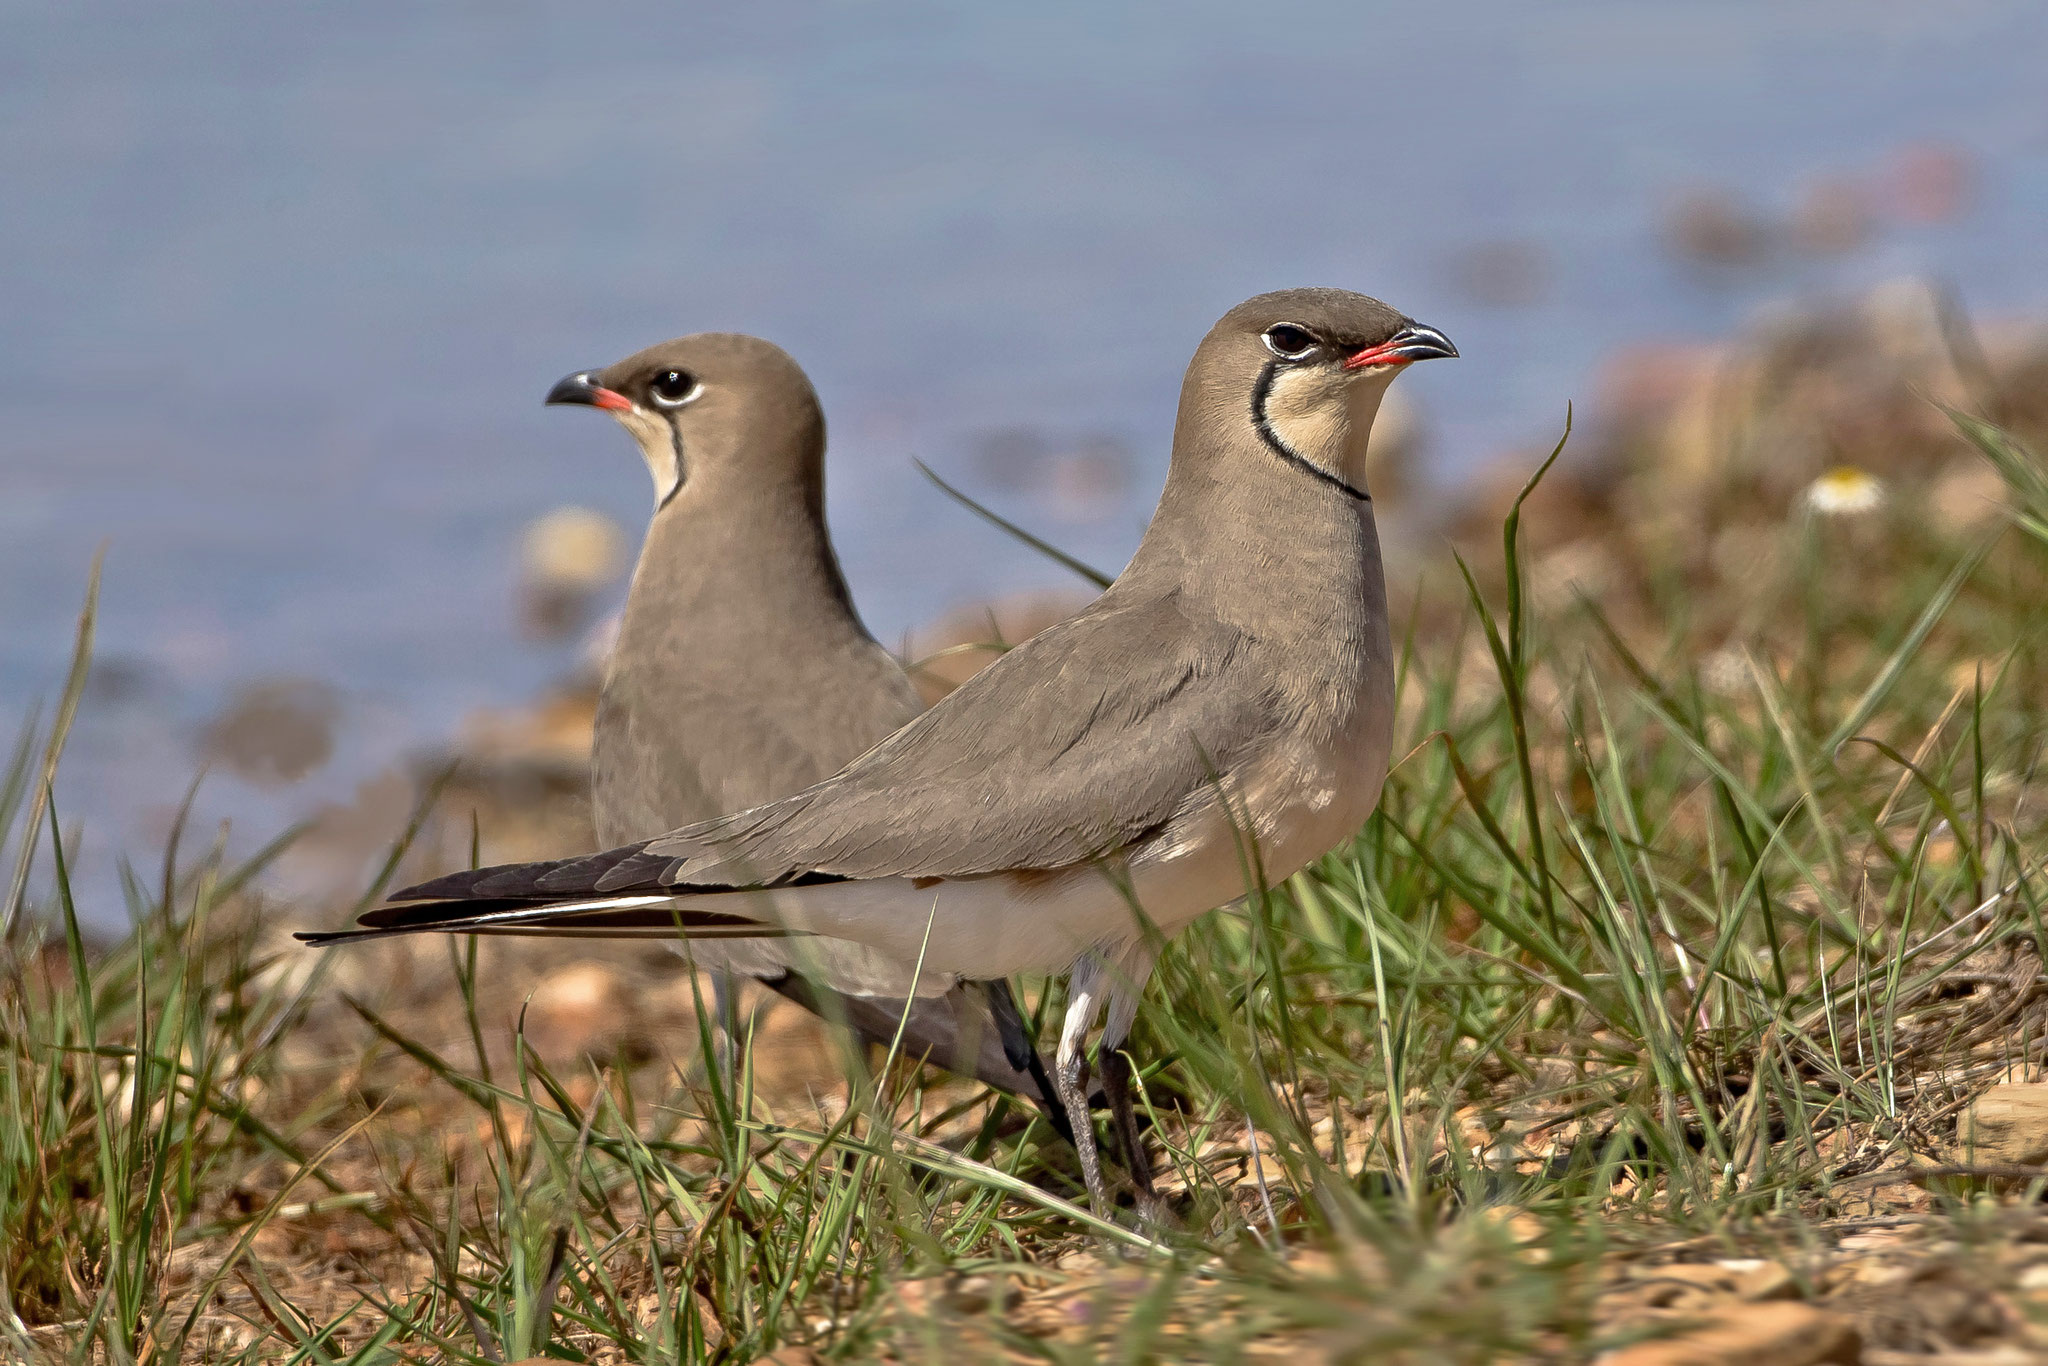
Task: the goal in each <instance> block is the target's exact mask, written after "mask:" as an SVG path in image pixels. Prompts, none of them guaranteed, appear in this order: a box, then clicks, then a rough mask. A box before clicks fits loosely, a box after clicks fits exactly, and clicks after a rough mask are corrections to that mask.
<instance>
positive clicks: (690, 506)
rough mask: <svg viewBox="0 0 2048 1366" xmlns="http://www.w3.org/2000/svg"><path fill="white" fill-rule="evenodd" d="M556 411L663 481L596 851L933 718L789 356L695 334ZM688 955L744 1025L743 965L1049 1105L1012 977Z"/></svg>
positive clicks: (630, 623) (618, 701)
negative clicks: (855, 566)
mask: <svg viewBox="0 0 2048 1366" xmlns="http://www.w3.org/2000/svg"><path fill="white" fill-rule="evenodd" d="M548 402H549V403H569V404H587V405H589V406H591V407H595V408H601V409H603V410H605V411H607V412H609V413H611V414H612V416H614V417H616V418H617V419H618V420H619V423H620V425H622V426H623V427H625V428H626V430H627V431H629V432H631V433H632V435H633V439H634V440H635V441H637V442H638V443H639V445H640V452H641V454H642V455H643V456H644V457H645V458H646V460H647V467H648V471H649V472H650V473H651V474H652V475H653V477H654V498H655V505H654V516H653V520H652V522H651V523H650V524H649V526H648V529H647V541H646V545H645V547H644V548H643V549H642V551H641V554H640V563H639V565H638V567H637V568H636V569H635V570H634V573H633V585H632V589H631V591H630V593H629V594H628V595H627V598H626V608H625V617H624V620H623V622H622V624H621V626H620V629H619V636H618V641H617V644H616V645H615V646H614V648H613V650H612V653H611V657H610V660H609V662H608V664H607V666H606V671H605V678H604V687H603V691H602V693H601V695H600V699H599V702H598V709H597V722H596V728H595V735H594V740H593V748H592V755H591V815H592V819H593V823H594V824H595V826H596V830H597V837H598V840H599V841H600V843H602V844H604V845H606V846H613V845H621V844H625V843H627V842H629V841H632V840H636V839H647V838H649V837H651V836H654V835H658V834H660V833H662V832H663V831H667V830H673V829H675V828H677V827H678V826H685V825H690V824H693V823H695V822H698V821H705V820H710V819H711V818H712V817H714V816H719V815H723V814H725V813H726V812H729V811H739V810H743V809H745V808H747V807H751V806H756V805H759V804H760V803H762V802H765V801H769V800H771V799H773V798H776V797H785V796H788V795H789V794H790V793H792V792H796V791H798V790H799V789H801V788H805V787H808V786H810V785H811V784H812V783H815V782H817V781H818V780H819V779H821V778H824V777H826V776H828V775H830V774H831V773H833V772H835V771H836V770H838V769H839V768H840V767H841V766H842V765H844V764H845V763H847V762H848V761H849V760H851V759H852V758H854V756H856V755H858V754H860V753H861V752H862V751H863V750H865V749H867V748H868V747H869V746H871V745H873V744H874V743H875V742H876V741H878V740H881V739H882V738H883V737H885V736H887V735H888V734H889V733H890V732H892V731H894V730H895V729H897V727H899V726H901V725H902V724H903V723H904V722H906V721H908V720H910V719H911V718H912V717H913V716H915V715H917V713H918V712H919V711H920V710H921V709H922V703H921V702H920V701H919V699H918V695H917V692H916V690H915V689H914V688H912V686H911V684H910V680H909V679H908V678H907V677H905V676H904V673H903V671H902V669H901V668H899V667H898V666H897V663H896V661H895V659H894V658H892V657H891V656H890V654H889V652H888V651H886V650H884V649H883V648H882V647H881V646H880V645H878V644H877V643H876V642H875V641H874V639H873V638H872V637H871V636H869V635H868V633H867V630H866V628H865V627H863V626H862V625H861V622H860V618H859V617H858V616H856V615H855V613H854V609H853V602H852V599H851V598H850V596H849V595H848V593H847V589H846V580H845V578H844V577H843V576H842V575H841V573H840V570H839V561H838V558H837V557H836V556H835V555H834V554H833V551H832V543H831V539H830V537H829V535H828V533H827V531H826V527H825V416H824V412H823V410H822V408H821V407H820V406H819V403H818V396H817V393H816V391H815V390H813V389H812V387H811V382H810V380H809V379H808V378H807V377H806V376H805V375H804V372H803V370H802V369H801V368H799V367H798V365H797V364H796V362H795V361H794V360H792V359H790V357H789V355H788V354H787V353H786V352H784V351H783V350H782V349H781V348H780V347H778V346H775V345H774V344H773V343H770V342H766V341H763V340H761V339H760V338H758V337H749V336H744V335H740V334H736V333H703V334H700V335H697V336H692V337H683V338H679V339H677V340H675V341H669V342H663V343H661V344H659V345H657V346H652V347H649V348H647V349H646V350H644V351H641V352H638V353H637V354H635V355H632V356H629V357H627V358H626V359H625V360H622V361H619V362H618V363H617V364H615V365H612V366H609V367H607V368H605V369H603V370H598V371H581V372H578V373H576V374H573V375H570V376H568V377H567V378H565V379H563V380H562V381H561V382H560V383H558V384H556V385H555V387H554V389H553V390H552V391H550V392H549V394H548ZM692 956H693V957H694V958H695V959H696V961H697V962H698V963H700V964H702V965H703V966H705V967H707V968H711V969H713V970H714V972H715V974H716V975H715V980H716V982H717V983H718V996H719V1010H718V1015H719V1019H720V1022H721V1024H722V1026H723V1027H724V1028H725V1029H726V1030H727V1031H728V1033H730V1031H731V1030H732V1029H733V1026H734V1018H733V1011H732V1008H731V1007H732V1001H731V996H732V992H731V975H732V974H734V973H741V974H745V975H747V976H749V977H753V978H755V979H756V980H758V981H761V982H763V983H765V984H767V985H768V986H770V987H773V988H774V989H775V990H777V991H778V992H780V993H782V994H783V995H785V996H787V997H789V998H790V999H792V1000H795V1001H798V1002H800V1003H801V1004H803V1005H805V1006H807V1007H809V1008H811V1009H813V1010H816V1011H818V1013H820V1014H823V1015H825V1016H826V1017H827V1018H831V1019H837V1020H842V1021H844V1022H845V1023H846V1024H848V1025H849V1026H851V1027H852V1028H853V1029H854V1030H855V1032H856V1033H857V1034H859V1035H860V1037H861V1038H863V1039H864V1040H866V1041H869V1042H874V1043H879V1044H882V1045H884V1046H887V1045H888V1044H889V1043H890V1042H891V1041H892V1040H893V1039H894V1038H895V1036H896V1033H897V1029H898V1025H899V1022H901V1025H902V1033H903V1041H902V1047H903V1051H904V1052H905V1054H906V1055H908V1056H911V1057H926V1058H929V1059H930V1060H931V1061H933V1062H936V1063H939V1064H941V1065H943V1066H946V1067H950V1068H952V1069H953V1070H954V1071H957V1072H961V1073H963V1074H966V1075H970V1076H976V1077H979V1078H980V1079H981V1080H983V1081H986V1082H988V1083H989V1084H991V1085H993V1086H999V1087H1003V1088H1004V1089H1006V1090H1010V1091H1015V1092H1019V1093H1021V1094H1023V1095H1026V1096H1030V1097H1032V1098H1034V1099H1042V1100H1043V1099H1050V1097H1049V1096H1048V1095H1047V1088H1046V1087H1045V1086H1044V1085H1043V1083H1042V1081H1041V1078H1043V1076H1044V1069H1043V1066H1042V1065H1041V1064H1040V1063H1039V1060H1038V1057H1037V1054H1036V1052H1035V1051H1034V1050H1033V1048H1032V1046H1031V1043H1030V1041H1029V1039H1028V1038H1027V1037H1026V1035H1025V1032H1024V1030H1023V1027H1022V1021H1021V1017H1020V1016H1019V1015H1018V1013H1017V1009H1016V1005H1015V1002H1014V1001H1013V999H1012V998H1011V996H1010V991H1009V987H1008V985H1007V983H1005V982H1002V981H996V982H991V983H987V984H981V983H975V984H962V983H961V982H960V981H959V979H958V978H957V977H956V976H954V975H952V974H948V973H942V972H927V973H925V974H923V975H922V976H921V977H920V976H918V975H917V974H916V971H915V968H914V966H913V963H911V962H906V961H902V960H900V959H898V958H895V957H892V956H890V955H889V954H887V953H885V952H882V951H879V950H876V949H873V948H869V947H866V946H864V945H862V944H857V943H848V942H844V941H839V940H831V939H822V938H809V939H805V940H803V941H802V942H800V943H799V942H796V941H790V940H772V939H755V940H746V941H738V940H728V941H722V942H718V943H707V944H702V945H697V946H694V948H693V950H692ZM913 979H915V980H913ZM913 990H915V992H916V995H917V999H916V1000H915V1001H911V1000H909V999H908V998H909V997H911V995H912V993H913ZM991 1002H993V1003H994V1013H993V1014H992V1013H991ZM998 1018H999V1019H1000V1021H1001V1027H1000V1028H999V1027H998ZM1054 1113H1055V1115H1056V1114H1057V1112H1054Z"/></svg>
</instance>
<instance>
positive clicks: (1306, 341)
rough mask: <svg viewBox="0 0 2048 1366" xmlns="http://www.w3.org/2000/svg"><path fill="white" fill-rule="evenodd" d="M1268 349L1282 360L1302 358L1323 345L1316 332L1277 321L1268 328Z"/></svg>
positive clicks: (1266, 336) (1266, 335)
mask: <svg viewBox="0 0 2048 1366" xmlns="http://www.w3.org/2000/svg"><path fill="white" fill-rule="evenodd" d="M1265 342H1266V349H1267V350H1268V351H1271V352H1272V353H1273V354H1274V355H1276V356H1278V357H1279V358H1280V359H1282V360H1300V359H1301V358H1302V357H1303V356H1306V355H1307V354H1308V353H1309V352H1311V351H1313V350H1315V349H1316V348H1317V347H1318V346H1320V345H1322V343H1321V342H1319V341H1317V340H1316V335H1315V333H1313V332H1311V331H1309V330H1308V329H1307V328H1305V327H1298V326H1296V325H1295V324H1293V323H1275V324H1274V325H1273V326H1271V327H1269V328H1267V329H1266V334H1265Z"/></svg>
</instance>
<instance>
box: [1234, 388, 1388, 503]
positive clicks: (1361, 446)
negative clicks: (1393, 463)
mask: <svg viewBox="0 0 2048 1366" xmlns="http://www.w3.org/2000/svg"><path fill="white" fill-rule="evenodd" d="M1393 378H1394V372H1393V371H1392V370H1386V371H1366V372H1364V373H1359V372H1355V371H1345V370H1339V369H1337V368H1335V367H1334V366H1327V365H1315V366H1304V367H1301V368H1298V369H1285V370H1281V371H1279V372H1278V373H1277V374H1275V375H1274V376H1273V384H1272V387H1271V388H1269V389H1268V390H1267V391H1266V407H1265V411H1266V425H1267V426H1268V427H1270V428H1271V429H1272V431H1273V435H1274V436H1276V437H1278V438H1279V439H1280V440H1281V442H1282V443H1283V444H1285V445H1286V447H1287V449H1288V450H1290V451H1293V452H1294V453H1295V454H1296V455H1298V456H1300V457H1301V458H1302V459H1303V460H1306V461H1308V462H1309V463H1310V464H1312V465H1314V466H1316V468H1318V469H1320V470H1323V471H1325V472H1326V473H1329V474H1333V475H1336V476H1337V477H1338V478H1339V479H1342V480H1343V481H1344V482H1345V483H1347V484H1349V485H1351V486H1352V487H1353V488H1356V489H1363V488H1364V487H1365V455H1366V444H1367V442H1368V441H1369V440H1370V439H1371V437H1372V420H1373V418H1374V417H1376V416H1378V414H1379V410H1380V399H1381V397H1382V396H1384V395H1385V394H1386V392H1387V385H1388V384H1389V383H1391V382H1392V381H1393Z"/></svg>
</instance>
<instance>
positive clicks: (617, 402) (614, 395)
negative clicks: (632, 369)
mask: <svg viewBox="0 0 2048 1366" xmlns="http://www.w3.org/2000/svg"><path fill="white" fill-rule="evenodd" d="M590 401H591V403H592V404H593V405H594V406H596V407H599V408H603V409H605V410H606V411H608V412H614V413H623V412H625V411H626V410H627V409H628V408H631V407H632V406H633V400H632V399H630V398H627V397H626V396H625V395H624V394H622V393H620V392H619V391H618V390H616V389H600V388H596V387H595V386H593V387H592V388H591V391H590Z"/></svg>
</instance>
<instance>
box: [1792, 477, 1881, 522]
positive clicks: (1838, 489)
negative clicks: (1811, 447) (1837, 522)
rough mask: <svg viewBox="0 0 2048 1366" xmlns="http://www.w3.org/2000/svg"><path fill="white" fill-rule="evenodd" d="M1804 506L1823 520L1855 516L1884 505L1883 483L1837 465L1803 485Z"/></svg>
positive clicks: (1875, 478) (1873, 510)
mask: <svg viewBox="0 0 2048 1366" xmlns="http://www.w3.org/2000/svg"><path fill="white" fill-rule="evenodd" d="M1806 506H1807V509H1808V510H1809V511H1811V512H1817V513H1819V514H1820V515H1821V516H1823V517H1855V516H1858V515H1860V514H1862V513H1865V512H1875V511H1876V510H1877V509H1879V508H1881V507H1883V506H1884V481H1883V480H1881V479H1879V478H1878V477H1877V476H1876V475H1874V474H1872V473H1871V472H1870V471H1869V470H1862V469H1858V468H1856V466H1854V465H1837V466H1835V468H1833V469H1831V470H1829V471H1828V472H1827V473H1826V474H1823V475H1822V476H1821V477H1820V478H1818V479H1816V480H1814V481H1813V482H1812V483H1811V484H1808V485H1807V486H1806Z"/></svg>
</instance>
